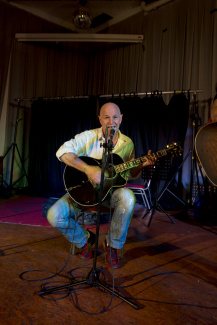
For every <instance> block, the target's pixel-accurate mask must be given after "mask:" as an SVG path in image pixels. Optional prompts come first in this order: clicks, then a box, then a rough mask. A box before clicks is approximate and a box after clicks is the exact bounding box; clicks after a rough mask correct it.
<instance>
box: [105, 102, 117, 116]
mask: <svg viewBox="0 0 217 325" xmlns="http://www.w3.org/2000/svg"><path fill="white" fill-rule="evenodd" d="M111 110H113V111H115V112H116V114H119V115H121V111H120V108H119V107H118V105H116V104H115V103H106V104H104V105H103V106H102V107H101V109H100V115H102V114H104V112H105V111H111Z"/></svg>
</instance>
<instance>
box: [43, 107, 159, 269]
mask: <svg viewBox="0 0 217 325" xmlns="http://www.w3.org/2000/svg"><path fill="white" fill-rule="evenodd" d="M99 121H100V124H101V128H99V129H94V130H89V131H85V132H82V133H80V134H78V135H76V136H75V138H74V139H71V140H69V141H67V142H65V143H64V144H63V145H62V146H61V147H60V148H59V150H58V151H57V153H56V155H57V158H58V159H59V160H60V161H62V162H64V163H65V164H66V165H68V166H71V167H73V168H75V169H77V170H79V171H81V172H83V173H85V174H86V176H87V178H88V179H89V181H90V182H91V184H92V186H93V187H96V186H97V185H98V184H100V181H101V168H100V167H99V166H92V165H88V164H86V163H85V162H84V161H83V160H82V159H80V158H79V156H87V157H91V158H96V159H102V156H103V150H104V149H103V146H102V145H101V144H102V143H103V142H105V136H106V130H108V131H107V132H108V137H107V139H108V140H109V139H110V132H111V130H112V133H113V134H114V135H113V138H112V141H113V153H115V154H117V155H119V156H120V157H121V158H122V160H123V161H124V162H126V161H129V160H132V159H134V158H135V157H134V144H133V142H132V140H131V139H130V138H128V137H127V136H125V135H123V134H122V133H121V132H120V130H119V127H120V124H121V121H122V114H121V112H120V109H119V107H118V106H117V105H116V104H114V103H106V104H104V105H103V106H102V107H101V110H100V115H99ZM150 154H151V150H149V152H148V155H150ZM155 162H156V158H154V157H152V156H148V158H147V160H146V161H145V162H143V163H142V164H141V165H139V166H137V167H134V168H132V169H131V170H128V171H127V172H125V176H124V177H125V178H126V180H127V179H129V178H132V179H135V178H137V177H139V175H140V174H141V171H142V169H143V167H145V166H148V165H153V164H155ZM113 190H114V188H113ZM110 202H111V207H112V208H113V209H114V213H113V216H112V220H111V225H110V230H109V234H108V235H107V237H106V239H105V241H104V249H105V252H106V259H105V263H106V266H107V267H111V266H113V267H114V268H118V267H119V266H120V263H119V260H118V255H117V249H121V248H122V247H123V245H124V243H125V241H126V236H127V231H128V227H129V223H130V220H131V218H132V215H133V211H134V205H135V195H134V194H133V192H132V191H131V190H129V189H127V188H117V189H115V190H114V191H112V194H111V195H108V197H106V199H105V200H104V201H103V202H102V204H103V205H105V206H107V207H108V206H109V204H110ZM81 209H82V207H81V206H80V207H79V206H78V205H76V204H75V202H74V201H73V200H69V194H68V193H67V194H65V195H64V196H63V197H62V198H60V199H59V200H58V201H57V202H56V203H55V204H54V205H53V206H52V207H51V208H50V209H49V210H48V214H47V219H48V221H49V223H50V224H51V225H52V226H53V227H56V228H57V229H58V230H59V231H60V232H61V233H62V234H63V236H65V237H66V238H67V239H68V240H69V241H70V242H73V243H74V244H75V245H76V247H78V248H81V252H80V257H81V258H84V259H89V258H92V257H93V252H92V248H91V246H92V245H93V244H94V242H95V235H94V234H93V233H92V232H90V231H87V230H86V229H84V228H82V227H81V226H80V225H79V224H78V223H76V222H75V220H74V219H73V218H72V217H73V215H74V214H75V213H76V212H77V211H81ZM109 246H110V248H111V255H110V249H109Z"/></svg>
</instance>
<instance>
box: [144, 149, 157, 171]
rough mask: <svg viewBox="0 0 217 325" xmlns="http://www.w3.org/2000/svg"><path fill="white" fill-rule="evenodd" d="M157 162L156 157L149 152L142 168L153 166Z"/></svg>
mask: <svg viewBox="0 0 217 325" xmlns="http://www.w3.org/2000/svg"><path fill="white" fill-rule="evenodd" d="M156 161H157V157H155V156H153V155H151V150H149V151H148V155H147V160H146V161H145V162H144V163H143V164H142V166H143V167H146V166H150V165H154V164H155V163H156Z"/></svg>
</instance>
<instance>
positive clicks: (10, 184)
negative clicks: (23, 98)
mask: <svg viewBox="0 0 217 325" xmlns="http://www.w3.org/2000/svg"><path fill="white" fill-rule="evenodd" d="M17 101H18V106H17V116H16V124H15V132H14V142H13V143H12V144H11V145H10V147H9V148H8V150H7V151H6V153H5V154H4V156H3V157H2V164H3V161H4V159H5V157H6V156H7V155H8V153H9V152H10V151H11V150H12V159H11V170H10V183H9V184H8V183H7V182H6V181H5V180H3V183H2V186H3V184H6V185H7V189H8V193H9V195H10V196H11V194H12V190H13V188H14V185H15V184H17V183H18V182H19V180H20V179H22V178H23V177H24V176H26V178H27V180H28V176H27V173H26V171H25V167H24V164H23V161H22V158H21V155H20V152H19V148H18V146H17V143H16V138H17V128H18V123H19V121H21V120H22V119H20V118H19V111H20V99H17ZM15 150H17V153H18V156H19V159H20V162H21V165H22V169H23V171H24V175H23V176H21V177H20V178H19V179H18V180H16V182H14V183H13V170H14V159H15Z"/></svg>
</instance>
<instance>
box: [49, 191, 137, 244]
mask: <svg viewBox="0 0 217 325" xmlns="http://www.w3.org/2000/svg"><path fill="white" fill-rule="evenodd" d="M135 201H136V199H135V195H134V193H133V192H132V191H131V190H130V189H127V188H119V189H117V190H115V191H114V192H113V194H112V196H111V202H110V200H109V201H108V200H106V201H105V202H102V206H107V207H109V205H110V203H111V207H112V208H113V209H114V212H113V216H112V220H111V224H110V228H109V233H108V235H107V237H106V241H107V243H108V244H109V245H110V246H111V247H113V248H116V249H121V248H122V247H123V245H124V243H125V241H126V237H127V231H128V228H129V224H130V220H131V218H132V215H133V211H134V206H135ZM81 210H82V207H81V208H78V207H75V206H73V203H72V202H70V201H69V195H68V193H67V194H65V195H64V196H63V197H61V198H60V199H59V200H58V201H57V202H56V203H54V205H52V207H51V208H50V209H49V210H48V213H47V220H48V221H49V223H50V224H51V226H53V227H56V228H57V229H58V230H59V231H60V232H61V233H62V234H63V236H64V237H66V238H67V239H68V240H69V241H70V242H73V243H74V244H75V245H76V246H77V247H78V248H81V247H83V246H84V245H85V244H86V242H87V239H88V231H87V230H86V229H84V228H82V227H81V226H80V225H79V224H78V223H77V222H75V220H74V218H73V216H74V215H75V213H76V212H79V211H81Z"/></svg>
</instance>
